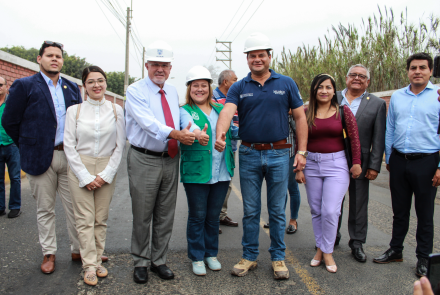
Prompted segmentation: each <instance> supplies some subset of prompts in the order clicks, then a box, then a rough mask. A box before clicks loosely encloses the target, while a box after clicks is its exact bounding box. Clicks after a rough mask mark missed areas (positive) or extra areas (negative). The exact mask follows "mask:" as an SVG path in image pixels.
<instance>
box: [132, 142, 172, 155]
mask: <svg viewBox="0 0 440 295" xmlns="http://www.w3.org/2000/svg"><path fill="white" fill-rule="evenodd" d="M131 147H132V148H133V149H134V150H136V151H138V152H140V153H143V154H147V155H151V156H157V157H164V158H166V157H169V156H170V155H168V152H154V151H150V150H147V149H143V148H140V147H137V146H134V145H131Z"/></svg>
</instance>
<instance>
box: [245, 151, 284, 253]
mask: <svg viewBox="0 0 440 295" xmlns="http://www.w3.org/2000/svg"><path fill="white" fill-rule="evenodd" d="M239 163H240V186H241V194H242V195H243V211H244V214H243V239H242V242H241V243H242V245H243V258H245V259H247V260H250V261H255V260H257V257H258V254H259V251H258V246H259V241H258V237H259V233H260V214H261V185H262V183H263V179H264V178H265V179H266V184H267V210H268V212H269V226H270V241H271V243H270V248H269V252H270V255H271V260H272V261H280V260H284V256H285V253H284V251H285V250H286V245H285V244H284V228H285V227H286V212H285V210H286V197H287V195H286V191H287V181H288V175H289V149H279V150H274V149H272V150H266V151H257V150H254V149H252V148H250V147H247V146H244V145H241V146H240V148H239Z"/></svg>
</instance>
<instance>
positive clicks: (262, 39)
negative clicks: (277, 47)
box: [243, 33, 272, 53]
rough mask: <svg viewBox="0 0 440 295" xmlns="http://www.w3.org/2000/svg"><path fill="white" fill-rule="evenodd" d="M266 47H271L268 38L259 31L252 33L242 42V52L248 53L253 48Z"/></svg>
mask: <svg viewBox="0 0 440 295" xmlns="http://www.w3.org/2000/svg"><path fill="white" fill-rule="evenodd" d="M266 49H272V45H271V44H270V40H269V38H267V36H266V35H264V34H261V33H253V34H251V35H250V36H249V37H248V38H247V39H246V41H245V42H244V51H243V53H248V52H250V51H254V50H266Z"/></svg>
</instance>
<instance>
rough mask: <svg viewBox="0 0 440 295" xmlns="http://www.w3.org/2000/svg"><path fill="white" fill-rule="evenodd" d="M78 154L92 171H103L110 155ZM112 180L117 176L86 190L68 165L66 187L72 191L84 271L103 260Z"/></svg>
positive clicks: (114, 181)
mask: <svg viewBox="0 0 440 295" xmlns="http://www.w3.org/2000/svg"><path fill="white" fill-rule="evenodd" d="M80 156H81V161H82V162H83V164H84V165H85V166H86V168H87V170H88V171H89V173H90V174H92V175H97V174H98V173H100V172H102V171H103V170H104V169H105V167H106V166H107V164H108V162H109V160H110V157H102V158H94V157H89V156H83V155H80ZM115 183H116V176H115V179H113V181H112V183H111V184H108V183H106V184H104V185H103V186H102V187H101V188H98V189H96V190H94V191H89V190H88V189H87V188H86V187H79V181H78V178H76V176H75V174H74V173H73V172H72V170H71V169H70V168H69V187H70V192H71V194H72V201H73V210H74V212H75V220H76V229H77V231H78V238H79V244H80V253H81V258H82V264H83V268H84V270H86V271H96V268H97V267H98V266H99V265H100V264H101V262H102V261H101V255H102V253H103V252H104V248H105V237H106V234H107V219H108V213H109V208H110V202H111V200H112V197H113V192H114V191H115Z"/></svg>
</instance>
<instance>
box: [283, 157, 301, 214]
mask: <svg viewBox="0 0 440 295" xmlns="http://www.w3.org/2000/svg"><path fill="white" fill-rule="evenodd" d="M294 162H295V156H293V157H292V158H290V160H289V183H288V185H287V189H288V194H290V219H298V211H299V205H300V204H301V195H300V193H299V187H298V182H296V180H295V176H296V173H295V172H293V163H294ZM286 201H287V198H286Z"/></svg>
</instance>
